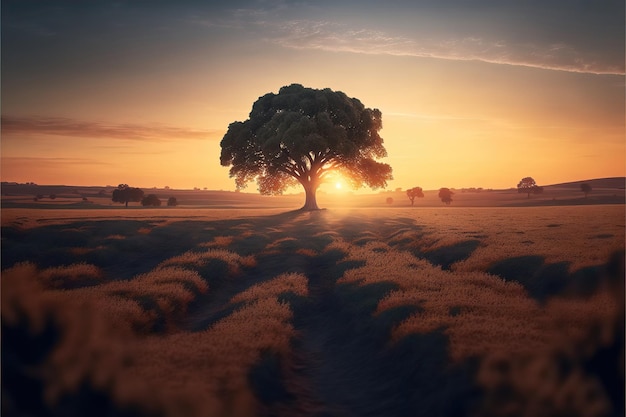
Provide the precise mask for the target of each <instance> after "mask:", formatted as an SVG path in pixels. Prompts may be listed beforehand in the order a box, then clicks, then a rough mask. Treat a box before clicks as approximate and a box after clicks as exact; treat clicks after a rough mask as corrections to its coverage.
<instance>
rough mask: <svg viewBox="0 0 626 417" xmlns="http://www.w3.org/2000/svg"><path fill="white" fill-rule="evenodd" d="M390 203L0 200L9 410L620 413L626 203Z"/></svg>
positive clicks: (521, 200) (210, 413)
mask: <svg viewBox="0 0 626 417" xmlns="http://www.w3.org/2000/svg"><path fill="white" fill-rule="evenodd" d="M555 192H556V191H555ZM618 192H619V191H618ZM614 193H615V191H613V190H612V191H610V192H607V193H606V195H605V196H604V197H603V198H608V199H609V200H610V199H611V198H615V197H614ZM621 193H622V194H621V198H622V203H623V190H621ZM579 194H581V193H580V192H576V193H574V192H573V191H572V192H571V194H567V195H568V196H569V197H567V198H569V199H577V201H578V200H580V201H582V199H583V198H584V197H583V196H582V195H579ZM229 195H235V193H230V194H229ZM399 195H400V196H399V197H397V198H396V203H394V205H392V206H389V205H385V204H384V203H383V204H381V205H380V207H379V206H376V205H375V204H372V205H371V206H370V207H365V208H342V207H339V206H340V204H336V205H335V207H333V205H332V204H330V203H329V201H330V198H329V199H328V200H327V205H328V206H330V207H331V208H329V209H328V210H321V211H316V212H300V211H291V210H286V209H285V208H284V206H287V207H290V205H291V204H293V203H294V202H293V201H292V200H271V201H272V202H276V201H283V202H284V201H287V203H284V206H283V203H272V204H262V202H263V201H265V202H266V201H270V200H260V197H259V200H254V202H253V203H250V205H253V206H254V207H250V205H246V204H243V203H241V202H239V203H237V204H234V206H233V207H231V208H229V209H226V208H220V207H217V205H216V207H214V208H200V207H196V208H193V207H189V206H182V207H176V208H160V209H143V208H137V207H133V208H130V207H129V208H128V209H123V208H110V207H106V208H105V207H103V206H104V204H105V203H104V201H103V202H102V204H101V205H100V206H98V205H97V204H96V207H92V208H85V207H82V208H81V207H78V206H77V207H73V208H67V206H66V205H62V203H54V204H58V206H57V207H52V206H51V205H53V204H52V203H50V205H46V206H42V205H39V206H38V205H37V204H41V202H37V203H30V202H29V203H28V204H27V203H26V202H24V203H23V206H20V207H19V208H15V207H16V204H18V203H16V200H15V199H17V197H14V199H13V200H12V201H11V197H8V198H6V197H3V211H2V333H3V339H2V378H3V384H2V411H3V414H5V413H6V415H50V416H73V415H102V416H104V415H124V416H131V415H146V416H152V415H163V416H256V415H258V416H317V417H322V416H390V417H393V416H421V415H423V416H458V415H470V416H554V415H567V416H612V415H615V416H619V415H623V414H624V360H623V357H624V297H623V296H624V287H623V285H624V256H623V255H624V231H625V225H624V220H625V218H624V214H625V213H624V205H623V204H597V203H598V201H595V204H586V203H584V202H583V203H581V204H580V205H558V204H556V203H554V201H557V200H555V199H554V197H551V196H549V195H548V196H543V197H541V198H542V199H543V200H541V201H546V202H550V201H552V202H553V204H548V203H545V204H543V203H537V200H533V201H535V203H536V204H535V205H534V206H529V207H512V206H507V205H510V204H508V203H506V202H507V201H513V200H515V201H518V202H519V204H517V205H524V204H525V202H524V200H526V196H523V195H522V196H520V195H517V194H516V193H515V194H511V193H509V194H507V195H506V196H505V197H501V198H502V200H501V202H502V204H500V206H499V207H486V204H483V203H480V202H478V203H475V204H469V203H468V204H465V206H464V207H455V206H454V203H453V205H452V206H451V207H443V206H442V207H428V204H424V203H421V204H422V206H420V207H418V204H420V202H417V201H416V207H409V206H407V203H408V200H407V201H403V205H402V206H400V205H399V204H398V203H397V202H398V201H399V199H400V198H401V194H399ZM598 195H599V193H597V194H596V197H595V198H600V197H598ZM563 196H564V197H563V199H565V192H564V194H563ZM378 197H380V198H379V200H380V199H382V200H381V201H383V202H384V198H383V197H385V195H384V194H383V195H379V196H378ZM427 197H428V196H427ZM468 198H469V197H468ZM538 198H539V197H535V196H532V197H531V199H530V200H532V199H538ZM592 198H593V197H592V195H590V196H589V199H592ZM616 198H618V199H619V198H620V197H619V196H618V197H616ZM299 199H301V197H298V200H297V201H298V202H299V201H300V200H299ZM31 200H32V199H31ZM58 200H62V198H61V197H59V198H58ZM179 200H180V199H179ZM461 200H462V196H459V197H458V200H457V202H458V201H461ZM259 201H261V203H259ZM294 201H296V200H295V197H294ZM376 201H378V200H376ZM465 201H469V199H466V200H465ZM473 201H479V200H473ZM481 201H482V200H481ZM5 202H8V204H5ZM605 202H607V201H605ZM608 202H610V203H615V202H613V201H608ZM12 204H13V205H12ZM63 204H66V203H63ZM18 205H19V204H18ZM224 205H227V203H224ZM511 205H512V204H511ZM296 207H297V204H296Z"/></svg>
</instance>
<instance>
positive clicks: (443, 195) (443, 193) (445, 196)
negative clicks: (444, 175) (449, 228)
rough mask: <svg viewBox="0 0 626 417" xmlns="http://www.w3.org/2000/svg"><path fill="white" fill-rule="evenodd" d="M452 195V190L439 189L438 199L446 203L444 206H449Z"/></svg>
mask: <svg viewBox="0 0 626 417" xmlns="http://www.w3.org/2000/svg"><path fill="white" fill-rule="evenodd" d="M453 195H454V192H452V190H450V189H449V188H445V187H444V188H440V189H439V198H440V199H441V202H442V203H446V205H448V206H449V205H450V203H452V196H453Z"/></svg>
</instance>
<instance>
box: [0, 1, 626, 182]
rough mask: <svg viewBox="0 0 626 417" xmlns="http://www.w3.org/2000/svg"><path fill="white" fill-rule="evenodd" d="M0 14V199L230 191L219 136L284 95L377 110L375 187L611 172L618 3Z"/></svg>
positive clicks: (247, 6)
mask: <svg viewBox="0 0 626 417" xmlns="http://www.w3.org/2000/svg"><path fill="white" fill-rule="evenodd" d="M1 12H2V68H1V69H2V74H1V75H2V155H1V156H2V160H1V162H2V172H1V173H2V181H18V182H27V181H34V182H36V183H38V184H67V185H106V184H111V185H117V184H119V183H127V184H130V185H132V186H138V187H154V186H157V187H163V186H166V185H167V186H170V187H172V188H193V187H200V188H204V187H208V188H209V189H216V190H217V189H224V190H233V189H234V188H235V184H234V180H233V179H231V178H229V176H228V168H225V167H222V166H221V165H220V162H219V155H220V140H221V139H222V137H223V135H224V133H225V132H226V129H227V128H228V125H229V124H230V123H231V122H233V121H243V120H245V119H247V117H248V114H249V112H250V109H251V107H252V103H253V102H254V101H256V100H257V99H258V98H259V97H260V96H262V95H264V94H265V93H268V92H278V90H279V88H280V87H282V86H285V85H289V84H291V83H300V84H303V85H304V86H306V87H313V88H326V87H328V88H331V89H333V90H340V91H343V92H345V93H346V94H347V95H349V96H351V97H356V98H358V99H360V100H361V101H362V102H363V104H364V105H365V106H366V107H371V108H378V109H380V110H381V111H382V114H383V130H382V131H381V136H382V137H383V138H384V140H385V147H386V148H387V151H388V153H389V156H388V157H387V158H385V159H383V160H382V162H386V163H388V164H390V165H391V166H392V167H393V170H394V173H393V175H394V178H395V179H394V180H393V181H391V182H390V183H389V187H390V188H392V189H393V188H397V187H402V188H409V187H413V186H421V187H423V188H425V189H435V188H439V187H444V186H445V187H456V188H460V187H484V188H508V187H514V186H515V185H516V184H517V182H518V181H519V180H520V179H521V178H522V177H525V176H532V177H534V178H535V180H536V181H537V183H538V184H540V185H548V184H554V183H559V182H566V181H575V180H582V179H590V178H600V177H612V176H624V175H625V174H626V169H625V158H626V156H625V155H626V143H625V136H624V135H625V125H624V118H625V116H624V115H625V105H624V87H625V84H624V80H625V78H624V1H623V0H541V1H539V0H526V1H517V0H476V1H467V0H453V1H442V0H425V1H422V0H416V1H410V0H390V1H387V0H386V1H380V0H378V1H370V0H364V1H358V0H352V1H337V0H334V1H328V0H318V1H311V2H309V1H288V0H277V1H272V0H266V1H263V0H258V1H253V0H249V1H238V0H229V1H131V0H127V1H84V2H79V1H53V0H45V1H44V0H42V1H30V0H2V11H1ZM255 190H256V185H255V184H250V185H249V187H248V188H247V189H246V191H255Z"/></svg>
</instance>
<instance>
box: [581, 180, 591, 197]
mask: <svg viewBox="0 0 626 417" xmlns="http://www.w3.org/2000/svg"><path fill="white" fill-rule="evenodd" d="M580 191H582V192H583V193H585V198H587V194H589V193H590V192H591V185H589V184H587V183H583V184H580Z"/></svg>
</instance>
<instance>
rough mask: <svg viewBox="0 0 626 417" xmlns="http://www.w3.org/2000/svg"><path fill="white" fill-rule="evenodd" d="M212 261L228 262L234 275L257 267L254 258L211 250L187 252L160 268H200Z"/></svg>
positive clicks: (163, 263) (169, 260) (168, 260)
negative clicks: (181, 266) (244, 269)
mask: <svg viewBox="0 0 626 417" xmlns="http://www.w3.org/2000/svg"><path fill="white" fill-rule="evenodd" d="M211 259H218V260H221V261H224V262H226V263H227V264H228V268H229V271H230V273H231V274H232V275H237V274H239V273H240V272H241V268H242V267H247V268H250V267H253V266H255V265H256V261H255V259H254V256H240V255H238V254H236V253H234V252H230V251H227V250H222V249H209V250H207V251H205V252H195V251H188V252H185V253H183V254H182V255H179V256H175V257H172V258H170V259H167V260H165V261H163V262H161V264H160V265H159V266H161V267H165V266H169V265H183V266H195V267H199V266H204V265H206V264H207V263H208V262H209V261H210V260H211Z"/></svg>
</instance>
